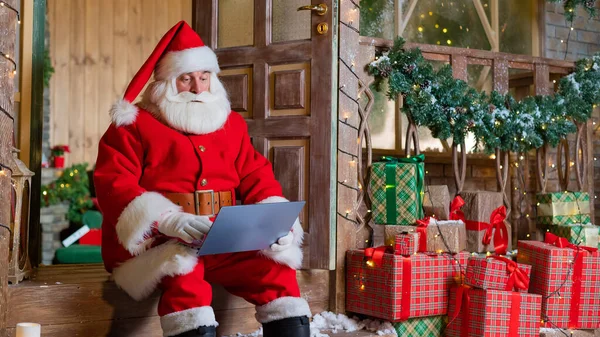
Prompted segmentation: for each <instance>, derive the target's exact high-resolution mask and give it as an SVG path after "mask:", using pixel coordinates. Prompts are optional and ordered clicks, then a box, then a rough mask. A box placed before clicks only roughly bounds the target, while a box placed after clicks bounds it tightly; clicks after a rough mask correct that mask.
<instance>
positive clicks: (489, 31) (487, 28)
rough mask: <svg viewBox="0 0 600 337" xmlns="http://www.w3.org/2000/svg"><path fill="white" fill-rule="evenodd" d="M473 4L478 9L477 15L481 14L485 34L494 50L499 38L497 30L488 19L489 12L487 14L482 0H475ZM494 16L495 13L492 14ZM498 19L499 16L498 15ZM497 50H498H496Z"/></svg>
mask: <svg viewBox="0 0 600 337" xmlns="http://www.w3.org/2000/svg"><path fill="white" fill-rule="evenodd" d="M473 5H475V9H476V10H477V15H478V16H479V20H480V21H481V24H482V25H483V30H484V32H485V35H486V36H487V38H488V41H489V42H490V46H491V47H492V51H494V46H497V45H498V40H497V34H496V33H497V31H494V29H493V28H492V26H491V25H490V20H488V17H487V14H485V9H483V5H481V0H473ZM492 16H493V14H492ZM496 20H497V17H496ZM496 51H497V50H496Z"/></svg>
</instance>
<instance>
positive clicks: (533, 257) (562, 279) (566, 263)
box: [517, 233, 600, 329]
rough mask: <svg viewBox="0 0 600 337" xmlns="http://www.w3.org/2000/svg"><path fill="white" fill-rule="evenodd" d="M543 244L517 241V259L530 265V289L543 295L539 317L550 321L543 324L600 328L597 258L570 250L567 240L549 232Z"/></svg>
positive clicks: (599, 264)
mask: <svg viewBox="0 0 600 337" xmlns="http://www.w3.org/2000/svg"><path fill="white" fill-rule="evenodd" d="M560 239H563V240H564V241H563V240H560ZM546 241H547V242H548V243H546V242H539V241H519V253H518V256H517V260H518V261H519V262H521V263H526V264H529V265H531V266H532V270H531V284H530V286H529V289H530V292H532V293H535V294H540V295H542V296H543V301H542V318H543V319H544V320H547V321H549V322H546V324H545V325H546V326H547V327H558V328H569V329H577V328H580V329H597V328H600V314H599V313H600V255H599V254H598V252H597V251H596V252H589V251H586V250H584V249H581V248H580V249H574V248H569V247H568V246H569V245H571V244H569V243H568V241H567V240H566V239H564V238H559V237H557V236H555V235H553V234H552V233H546ZM557 244H558V245H559V246H563V247H565V248H560V247H557V246H556V245H557ZM571 246H573V245H571ZM582 248H585V249H589V250H593V249H592V248H588V247H582Z"/></svg>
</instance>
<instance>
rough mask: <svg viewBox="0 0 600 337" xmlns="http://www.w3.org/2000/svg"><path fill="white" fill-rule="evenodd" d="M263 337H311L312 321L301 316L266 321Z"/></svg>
mask: <svg viewBox="0 0 600 337" xmlns="http://www.w3.org/2000/svg"><path fill="white" fill-rule="evenodd" d="M263 337H310V322H309V320H308V317H306V316H301V317H290V318H284V319H280V320H278V321H273V322H269V323H265V324H263Z"/></svg>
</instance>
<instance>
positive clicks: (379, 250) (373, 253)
mask: <svg viewBox="0 0 600 337" xmlns="http://www.w3.org/2000/svg"><path fill="white" fill-rule="evenodd" d="M385 253H392V251H391V247H388V246H379V247H372V248H365V257H368V258H370V259H371V260H372V261H373V262H374V263H375V265H376V266H381V265H382V264H383V255H384V254H385Z"/></svg>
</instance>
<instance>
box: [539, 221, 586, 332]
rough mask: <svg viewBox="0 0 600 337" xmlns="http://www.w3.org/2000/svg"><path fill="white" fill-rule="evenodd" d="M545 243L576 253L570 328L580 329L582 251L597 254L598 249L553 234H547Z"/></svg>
mask: <svg viewBox="0 0 600 337" xmlns="http://www.w3.org/2000/svg"><path fill="white" fill-rule="evenodd" d="M544 242H545V243H547V244H551V245H553V246H556V247H558V248H570V249H574V250H575V251H576V253H575V261H574V263H573V288H572V290H571V308H570V309H569V328H570V329H577V328H579V307H580V304H581V276H582V275H583V254H580V253H579V252H580V251H581V250H585V251H588V252H590V253H595V252H597V251H598V248H592V247H583V246H577V245H574V244H572V243H570V242H569V240H567V239H566V238H563V237H560V236H558V235H555V234H552V233H546V238H545V240H544Z"/></svg>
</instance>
